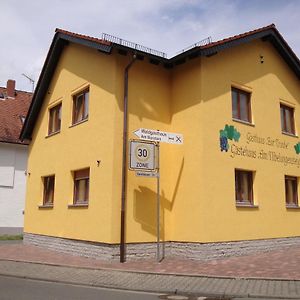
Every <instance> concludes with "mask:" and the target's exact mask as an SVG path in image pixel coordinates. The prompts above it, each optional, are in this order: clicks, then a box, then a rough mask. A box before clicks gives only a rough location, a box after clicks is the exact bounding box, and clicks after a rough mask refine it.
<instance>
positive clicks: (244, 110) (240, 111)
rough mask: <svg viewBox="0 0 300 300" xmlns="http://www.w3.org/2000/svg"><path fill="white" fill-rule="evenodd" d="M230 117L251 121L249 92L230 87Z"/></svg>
mask: <svg viewBox="0 0 300 300" xmlns="http://www.w3.org/2000/svg"><path fill="white" fill-rule="evenodd" d="M231 98H232V118H233V119H236V120H241V121H245V122H248V123H251V106H250V93H247V92H244V91H241V90H238V89H236V88H232V89H231Z"/></svg>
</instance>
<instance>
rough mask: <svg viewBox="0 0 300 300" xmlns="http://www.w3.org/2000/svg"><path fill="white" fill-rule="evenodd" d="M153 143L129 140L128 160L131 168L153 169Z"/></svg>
mask: <svg viewBox="0 0 300 300" xmlns="http://www.w3.org/2000/svg"><path fill="white" fill-rule="evenodd" d="M155 147H156V146H155V143H153V142H152V143H151V142H144V141H130V160H129V161H130V162H129V168H130V169H132V170H144V171H153V170H155V168H156V165H155Z"/></svg>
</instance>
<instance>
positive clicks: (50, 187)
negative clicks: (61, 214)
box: [43, 176, 55, 206]
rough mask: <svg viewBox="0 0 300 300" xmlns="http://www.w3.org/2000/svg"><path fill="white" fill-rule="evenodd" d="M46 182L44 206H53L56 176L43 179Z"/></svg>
mask: <svg viewBox="0 0 300 300" xmlns="http://www.w3.org/2000/svg"><path fill="white" fill-rule="evenodd" d="M43 182H44V197H43V205H44V206H52V205H53V200H54V182H55V176H47V177H44V178H43Z"/></svg>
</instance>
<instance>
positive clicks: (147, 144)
mask: <svg viewBox="0 0 300 300" xmlns="http://www.w3.org/2000/svg"><path fill="white" fill-rule="evenodd" d="M133 133H134V134H135V135H136V136H137V137H138V138H139V139H140V140H131V141H130V160H129V161H130V165H129V169H130V170H134V171H136V173H135V174H136V176H139V177H140V176H143V177H148V178H155V177H156V180H157V188H156V217H157V218H156V236H157V243H156V244H157V246H156V260H157V261H158V262H160V261H161V259H162V258H163V257H162V258H160V165H159V163H160V162H159V160H160V157H159V155H160V153H159V152H160V143H167V144H176V145H182V144H183V135H182V134H180V133H171V132H164V131H160V130H153V129H145V128H139V129H137V130H135V131H134V132H133ZM155 148H156V149H155ZM155 150H156V151H155ZM155 171H156V172H155Z"/></svg>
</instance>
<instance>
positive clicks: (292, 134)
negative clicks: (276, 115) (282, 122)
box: [281, 131, 298, 138]
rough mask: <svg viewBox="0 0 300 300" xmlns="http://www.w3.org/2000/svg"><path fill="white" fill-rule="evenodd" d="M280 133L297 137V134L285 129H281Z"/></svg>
mask: <svg viewBox="0 0 300 300" xmlns="http://www.w3.org/2000/svg"><path fill="white" fill-rule="evenodd" d="M281 133H282V134H284V135H287V136H290V137H295V138H298V135H296V134H294V133H290V132H285V131H281Z"/></svg>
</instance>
